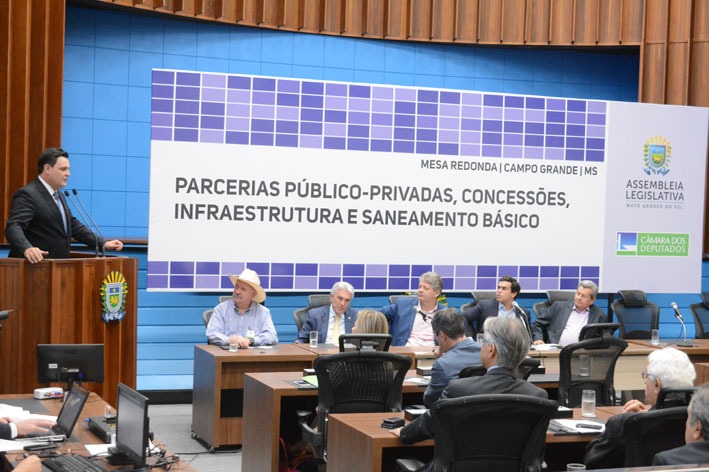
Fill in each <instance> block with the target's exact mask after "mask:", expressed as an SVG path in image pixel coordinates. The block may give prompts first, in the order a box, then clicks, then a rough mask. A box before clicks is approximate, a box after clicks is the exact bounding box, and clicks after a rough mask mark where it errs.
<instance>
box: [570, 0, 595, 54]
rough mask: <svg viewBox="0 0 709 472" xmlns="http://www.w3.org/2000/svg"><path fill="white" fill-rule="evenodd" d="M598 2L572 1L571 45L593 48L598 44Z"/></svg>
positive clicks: (593, 0)
mask: <svg viewBox="0 0 709 472" xmlns="http://www.w3.org/2000/svg"><path fill="white" fill-rule="evenodd" d="M599 9H600V4H599V0H575V1H574V37H573V39H572V41H573V44H576V45H579V46H595V45H596V44H597V43H598V20H599V14H600V12H599Z"/></svg>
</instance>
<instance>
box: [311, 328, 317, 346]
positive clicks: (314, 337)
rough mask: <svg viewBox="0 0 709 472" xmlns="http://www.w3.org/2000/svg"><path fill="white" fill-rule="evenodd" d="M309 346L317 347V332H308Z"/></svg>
mask: <svg viewBox="0 0 709 472" xmlns="http://www.w3.org/2000/svg"><path fill="white" fill-rule="evenodd" d="M310 347H318V332H317V331H311V332H310Z"/></svg>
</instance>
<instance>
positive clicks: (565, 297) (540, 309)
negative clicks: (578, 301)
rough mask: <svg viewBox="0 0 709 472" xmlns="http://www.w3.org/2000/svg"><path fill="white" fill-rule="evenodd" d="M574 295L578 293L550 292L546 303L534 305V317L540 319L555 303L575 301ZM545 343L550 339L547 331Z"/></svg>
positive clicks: (566, 291)
mask: <svg viewBox="0 0 709 472" xmlns="http://www.w3.org/2000/svg"><path fill="white" fill-rule="evenodd" d="M574 295H576V292H572V291H568V290H548V291H547V299H546V301H543V302H537V303H535V304H534V305H532V310H534V315H535V316H536V317H537V318H538V317H539V316H540V315H541V314H542V313H544V312H546V311H547V310H549V307H550V306H551V305H552V304H553V303H556V302H568V301H573V299H574ZM530 321H531V320H530ZM544 342H549V337H548V336H547V333H546V330H545V331H544Z"/></svg>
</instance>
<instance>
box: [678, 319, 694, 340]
mask: <svg viewBox="0 0 709 472" xmlns="http://www.w3.org/2000/svg"><path fill="white" fill-rule="evenodd" d="M675 317H676V318H677V319H678V320H679V322H680V324H681V325H682V335H683V338H684V340H683V341H677V344H676V345H677V346H679V347H693V346H694V344H692V343H691V342H689V341H687V326H686V325H685V324H684V320H683V319H682V318H683V317H682V316H675Z"/></svg>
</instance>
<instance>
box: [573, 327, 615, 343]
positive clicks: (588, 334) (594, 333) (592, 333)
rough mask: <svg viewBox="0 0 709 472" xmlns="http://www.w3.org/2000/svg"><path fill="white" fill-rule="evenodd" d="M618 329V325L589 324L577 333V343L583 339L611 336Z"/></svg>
mask: <svg viewBox="0 0 709 472" xmlns="http://www.w3.org/2000/svg"><path fill="white" fill-rule="evenodd" d="M618 328H620V324H619V323H589V324H587V325H586V326H584V327H583V328H581V332H580V333H579V341H583V340H584V339H591V338H599V337H601V336H603V335H606V336H613V333H615V330H617V329H618Z"/></svg>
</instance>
